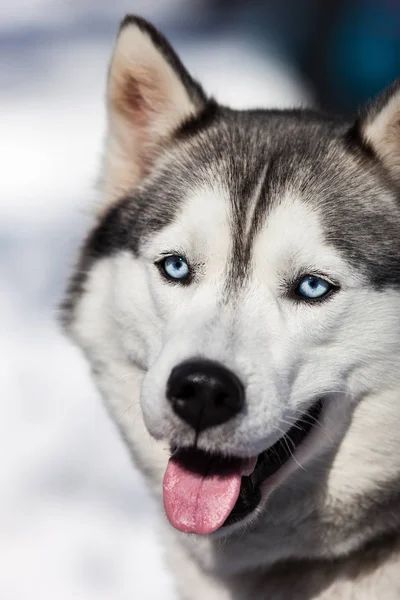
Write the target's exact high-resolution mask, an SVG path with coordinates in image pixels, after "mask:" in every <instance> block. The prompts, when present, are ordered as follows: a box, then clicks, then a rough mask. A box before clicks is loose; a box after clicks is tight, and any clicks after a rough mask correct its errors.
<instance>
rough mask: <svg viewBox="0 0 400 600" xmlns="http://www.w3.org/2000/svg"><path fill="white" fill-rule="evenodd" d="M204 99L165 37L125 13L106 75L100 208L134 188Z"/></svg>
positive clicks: (202, 93)
mask: <svg viewBox="0 0 400 600" xmlns="http://www.w3.org/2000/svg"><path fill="white" fill-rule="evenodd" d="M206 102H207V100H206V97H205V95H204V92H203V90H202V89H201V87H200V85H199V84H198V83H197V82H195V81H194V80H193V79H192V77H191V76H190V75H189V73H188V72H187V71H186V69H185V68H184V66H183V65H182V63H181V61H180V60H179V58H178V57H177V55H176V54H175V52H174V50H173V49H172V48H171V46H170V45H169V43H168V42H167V41H166V39H165V38H164V37H163V36H162V35H161V34H160V33H159V32H158V31H157V30H156V29H155V28H154V27H153V26H152V25H151V24H150V23H147V21H145V20H144V19H141V18H139V17H133V16H127V17H125V19H124V20H123V21H122V23H121V27H120V31H119V34H118V37H117V40H116V44H115V48H114V53H113V56H112V59H111V65H110V69H109V75H108V84H107V109H108V139H107V146H106V155H105V165H104V167H105V168H104V179H103V194H104V196H103V207H104V203H105V204H106V205H109V204H110V203H112V202H113V201H115V200H116V199H118V198H121V197H122V196H123V195H125V194H127V193H129V192H131V191H132V190H133V189H134V188H135V186H136V185H137V184H138V183H139V182H140V180H141V179H142V178H143V177H144V176H145V175H146V174H147V173H149V171H150V170H151V168H152V165H153V163H154V160H155V158H156V157H157V155H158V154H159V153H160V152H161V150H162V148H163V146H164V145H165V144H166V143H167V142H168V140H169V139H170V137H171V136H172V134H173V132H174V130H176V129H177V128H178V127H179V126H180V125H181V124H183V123H184V122H185V121H186V120H188V119H190V118H191V117H195V116H196V115H197V114H199V113H200V112H201V111H202V109H204V107H205V105H206Z"/></svg>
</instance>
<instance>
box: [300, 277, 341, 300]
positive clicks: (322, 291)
mask: <svg viewBox="0 0 400 600" xmlns="http://www.w3.org/2000/svg"><path fill="white" fill-rule="evenodd" d="M332 289H333V285H332V284H331V283H329V281H326V279H322V277H317V276H316V275H305V276H304V277H302V278H301V279H300V280H299V281H298V283H297V286H296V289H295V292H296V295H297V296H301V297H303V298H305V299H310V300H316V299H317V298H322V297H323V296H326V295H327V294H328V293H329V292H330V291H331V290H332Z"/></svg>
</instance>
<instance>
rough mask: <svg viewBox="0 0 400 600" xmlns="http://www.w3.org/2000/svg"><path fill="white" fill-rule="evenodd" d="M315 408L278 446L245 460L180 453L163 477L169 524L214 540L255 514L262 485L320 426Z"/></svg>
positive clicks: (318, 410) (195, 451)
mask: <svg viewBox="0 0 400 600" xmlns="http://www.w3.org/2000/svg"><path fill="white" fill-rule="evenodd" d="M321 411H322V400H318V401H317V402H315V403H314V404H313V405H312V406H311V408H310V409H309V410H308V411H307V412H306V413H304V414H303V415H302V416H301V417H300V418H299V419H298V420H297V421H296V422H295V423H294V424H293V425H292V427H291V428H290V429H289V430H288V431H287V432H286V434H285V435H283V436H282V437H281V438H279V440H278V441H277V442H275V444H273V445H272V446H270V447H269V448H268V449H267V450H264V451H263V452H261V454H259V455H258V457H256V458H253V459H250V460H243V459H240V458H235V457H230V458H227V457H224V456H221V455H218V454H208V453H206V452H204V451H202V450H198V449H197V448H194V447H192V448H185V449H179V450H177V451H175V452H174V454H173V455H172V457H171V459H170V461H169V463H168V467H167V470H166V472H165V476H164V485H163V493H164V507H165V512H166V514H167V517H168V519H169V521H170V523H171V524H172V525H173V526H174V527H175V528H176V529H179V530H180V531H184V532H186V533H197V534H210V533H212V532H213V531H216V530H217V529H220V528H221V527H224V526H227V525H232V524H233V523H237V522H238V521H241V520H242V519H244V518H245V517H247V516H248V515H249V514H251V513H252V512H253V511H254V510H255V508H256V507H257V506H258V504H259V503H260V501H261V497H262V484H263V483H264V482H266V481H267V480H268V479H269V478H270V477H271V476H272V475H274V474H275V473H276V472H277V471H278V470H279V469H280V468H281V467H282V466H283V465H284V464H285V463H286V462H287V461H288V460H289V459H290V458H291V457H292V456H293V455H294V453H295V452H296V450H297V448H298V446H299V445H300V444H301V443H302V442H303V441H304V439H305V438H306V437H307V436H308V434H309V433H310V431H311V429H312V428H313V426H314V425H315V423H316V422H317V421H318V419H319V417H320V414H321Z"/></svg>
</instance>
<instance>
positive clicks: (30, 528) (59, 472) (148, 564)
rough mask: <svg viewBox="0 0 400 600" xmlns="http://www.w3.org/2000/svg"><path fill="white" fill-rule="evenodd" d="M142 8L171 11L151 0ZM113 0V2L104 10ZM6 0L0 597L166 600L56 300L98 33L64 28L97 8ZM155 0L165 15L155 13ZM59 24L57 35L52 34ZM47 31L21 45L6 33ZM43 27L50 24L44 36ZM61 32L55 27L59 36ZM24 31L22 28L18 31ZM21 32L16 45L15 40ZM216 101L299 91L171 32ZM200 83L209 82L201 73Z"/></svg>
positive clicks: (100, 60)
mask: <svg viewBox="0 0 400 600" xmlns="http://www.w3.org/2000/svg"><path fill="white" fill-rule="evenodd" d="M140 4H141V5H142V6H141V8H142V12H143V13H145V15H146V16H150V17H153V13H154V14H156V17H157V19H158V20H162V19H163V18H166V15H167V16H168V15H170V14H172V12H171V11H173V10H175V11H178V10H179V6H181V5H182V3H179V1H178V0H163V1H162V2H160V4H159V7H158V8H159V10H158V12H157V11H156V9H155V8H153V9H152V11H151V12H149V10H147V13H146V10H145V7H146V4H148V3H146V2H144V1H143V2H141V3H140V2H139V3H138V2H137V3H136V8H135V9H136V10H137V6H138V5H140ZM111 5H112V9H111V8H110V6H111ZM126 5H127V3H126V2H124V1H122V0H120V1H119V2H113V3H106V2H100V3H99V4H98V5H96V3H95V2H94V0H93V2H89V1H86V2H77V1H75V2H69V3H68V2H66V1H64V0H53V1H51V0H47V1H45V0H19V2H12V3H11V2H5V3H3V4H2V9H1V10H2V12H3V11H4V8H6V14H4V15H3V14H2V15H1V19H0V43H1V44H2V50H3V52H2V53H1V58H0V72H1V73H2V75H1V77H2V78H4V81H5V85H2V86H1V88H0V89H1V90H2V91H1V96H0V131H1V143H0V161H1V165H2V174H1V177H0V279H1V282H2V284H1V288H0V308H1V310H0V331H1V335H0V375H1V376H0V440H1V441H0V448H1V459H0V557H1V569H0V598H1V599H4V600H25V599H26V598H30V599H32V600H34V599H35V598H38V599H39V598H40V600H54V599H57V600H64V599H65V600H66V599H68V600H70V599H71V598H74V599H75V600H95V599H96V600H101V599H102V598H107V599H110V598H112V599H113V600H125V599H126V600H128V599H129V600H132V599H133V598H141V599H143V600H156V599H157V600H160V598H162V599H163V600H172V599H173V598H174V593H173V586H172V582H171V578H170V576H169V574H168V573H167V572H166V570H165V568H164V566H163V563H162V549H161V545H160V544H159V541H158V538H157V519H158V516H157V510H156V507H155V506H154V504H153V502H152V500H151V498H150V497H149V496H148V494H147V491H146V488H145V485H144V481H143V479H142V477H141V475H139V474H138V473H137V471H136V470H135V468H134V467H133V466H132V464H131V461H130V459H129V456H128V453H127V450H126V448H125V447H124V445H123V443H122V441H121V440H120V438H119V436H118V435H117V432H116V430H115V428H114V426H113V424H112V423H111V422H110V421H109V419H108V417H107V414H106V411H105V409H104V408H103V406H102V403H101V401H100V399H99V398H98V396H97V393H96V391H95V389H94V386H93V384H92V381H91V379H90V376H89V370H88V366H87V365H86V363H85V361H84V360H83V358H82V356H81V355H80V352H79V351H78V349H76V348H75V347H73V346H72V345H71V344H70V343H69V342H68V341H67V340H66V339H65V338H64V337H63V336H62V334H61V333H60V331H59V328H58V326H57V323H56V319H55V316H56V306H57V302H58V301H59V299H60V297H61V294H62V289H63V286H64V283H65V279H66V276H67V273H68V271H69V268H70V264H72V262H73V259H74V250H75V248H76V245H77V244H78V243H79V241H80V240H81V237H82V235H83V232H84V231H85V230H86V228H87V227H88V224H89V222H90V211H91V207H92V205H93V202H94V201H95V192H94V185H93V184H94V182H95V178H96V169H97V165H98V162H99V156H100V151H101V144H102V139H103V133H104V121H105V117H104V109H103V104H102V97H103V92H104V82H105V74H106V69H107V63H108V58H109V54H110V51H111V47H112V42H113V39H112V37H111V36H110V35H108V34H104V35H95V36H84V35H76V36H75V35H72V34H71V33H70V32H71V27H72V29H73V24H74V22H75V21H77V20H78V19H79V18H81V17H82V15H83V14H84V11H85V10H86V11H89V9H90V10H92V11H93V10H94V8H93V7H95V6H97V8H98V11H100V12H101V16H102V18H105V17H107V18H110V19H117V18H118V17H119V15H122V14H123V13H124V12H126V10H127V9H128V8H129V7H128V6H126ZM168 11H170V12H168ZM63 22H67V23H68V28H67V33H66V34H65V35H60V36H58V35H57V32H58V31H59V28H60V27H61V26H62V24H63ZM38 26H40V27H46V28H47V29H46V31H47V32H49V31H50V32H52V31H53V30H52V29H51V27H53V29H54V31H53V33H52V35H43V38H41V39H40V40H39V41H36V42H35V43H34V44H31V43H30V42H29V36H28V37H26V36H25V37H24V36H21V35H20V32H21V31H22V30H23V31H24V32H26V30H27V28H28V29H29V27H31V28H32V29H33V30H34V31H35V28H37V27H38ZM54 32H56V33H54ZM68 32H69V33H68ZM24 35H25V34H24ZM27 39H28V41H27ZM174 41H175V42H176V45H177V47H178V49H179V50H180V52H181V54H182V55H183V57H184V58H185V61H186V63H187V64H188V65H189V66H191V67H192V69H193V70H194V72H195V74H196V75H197V76H199V77H200V78H201V79H202V80H203V81H205V83H206V87H207V88H208V89H211V91H212V92H214V93H215V94H216V95H217V97H219V98H221V99H222V100H223V101H225V102H233V103H234V104H236V105H238V106H246V105H252V106H257V105H266V104H270V105H271V104H274V105H282V104H286V105H292V104H298V103H299V102H307V95H306V94H305V93H304V92H303V90H302V87H301V85H300V84H299V83H298V81H296V78H295V76H294V74H292V73H290V72H289V70H288V69H287V68H286V69H285V68H284V67H283V65H280V64H278V63H273V62H271V60H269V61H266V60H265V58H264V57H262V56H261V55H259V54H258V53H257V52H256V51H255V50H254V49H252V48H251V47H250V46H247V45H245V44H238V43H237V42H236V41H235V42H234V41H233V38H229V36H228V35H226V36H225V37H220V38H219V39H218V40H217V39H214V38H212V37H210V38H209V39H207V40H206V39H202V38H199V39H193V40H192V41H189V40H188V39H185V40H184V39H181V38H180V37H179V36H177V37H176V39H175V40H174ZM207 83H208V85H207Z"/></svg>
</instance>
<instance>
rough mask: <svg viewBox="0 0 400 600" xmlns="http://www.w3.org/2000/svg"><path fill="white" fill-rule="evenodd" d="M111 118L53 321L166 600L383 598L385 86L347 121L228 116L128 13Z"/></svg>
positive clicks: (393, 550) (398, 342)
mask: <svg viewBox="0 0 400 600" xmlns="http://www.w3.org/2000/svg"><path fill="white" fill-rule="evenodd" d="M107 106H108V136H107V143H106V149H105V155H104V164H103V170H102V198H101V204H100V206H99V209H98V213H97V215H96V218H95V222H94V224H93V228H92V230H91V232H90V233H89V235H88V237H87V239H86V241H85V243H84V245H83V248H82V250H81V254H80V259H79V262H78V265H77V267H76V270H75V273H74V274H73V275H72V278H71V281H70V284H69V289H68V292H67V295H66V299H65V301H64V305H63V319H64V325H65V328H66V330H67V331H68V334H69V335H70V336H72V338H73V339H74V340H75V341H76V342H77V343H78V344H79V346H80V347H81V348H82V349H83V351H84V352H85V354H86V356H87V357H88V359H89V361H90V363H91V366H92V369H93V373H94V376H95V379H96V381H97V385H98V387H99V389H100V391H101V393H102V395H103V396H104V399H105V401H106V404H107V406H108V409H109V411H110V414H111V415H112V417H113V419H114V420H115V422H116V423H117V425H118V426H119V427H120V429H121V431H122V434H123V436H124V438H125V440H126V443H127V445H128V447H129V449H130V451H131V452H132V455H133V457H134V459H135V461H136V462H137V464H138V465H139V467H140V468H141V469H142V471H143V472H144V474H145V476H146V477H147V479H148V482H149V486H150V487H151V489H152V492H153V493H154V495H155V497H156V498H157V499H158V500H159V503H160V508H161V505H162V504H163V506H164V509H163V513H164V511H165V515H166V518H164V521H165V522H164V524H163V525H162V524H160V526H161V527H163V528H164V535H165V539H166V544H167V545H168V552H167V559H168V560H169V562H170V563H171V566H172V567H173V568H174V570H175V571H176V579H177V586H178V589H179V594H180V597H181V598H185V599H186V600H204V599H207V600H228V599H229V600H290V599H295V600H310V599H318V600H322V599H336V600H344V599H350V598H351V599H354V600H361V599H362V600H365V599H379V600H398V599H399V598H400V85H399V83H397V84H394V85H393V86H392V87H391V88H389V89H388V90H387V91H386V92H385V93H383V95H381V96H380V97H379V98H378V99H377V100H376V101H374V102H372V103H371V104H370V105H369V106H367V107H366V108H365V109H364V110H363V111H361V112H360V114H359V115H358V117H357V119H355V120H354V121H353V122H346V121H344V120H340V119H335V118H332V117H329V116H326V115H323V114H320V113H319V112H316V111H311V110H301V109H299V110H283V111H279V110H249V111H235V110H231V109H229V108H227V107H225V106H220V105H218V104H217V103H216V102H215V101H214V100H213V99H212V98H209V97H207V95H206V94H205V92H204V91H203V89H202V88H201V86H200V85H199V84H198V83H197V82H196V81H195V80H194V79H193V78H192V77H191V76H190V74H189V73H188V72H187V71H186V70H185V68H184V66H183V65H182V63H181V61H180V59H179V58H178V57H177V55H176V54H175V52H174V51H173V49H172V48H171V47H170V45H169V44H168V42H167V41H166V40H165V39H164V37H163V36H162V35H161V34H160V33H159V32H158V31H156V29H155V28H154V27H153V26H152V25H150V24H149V23H147V22H146V21H144V20H143V19H141V18H138V17H131V16H129V17H126V18H125V20H124V21H123V22H122V24H121V28H120V31H119V35H118V37H117V41H116V44H115V49H114V53H113V57H112V60H111V65H110V69H109V77H108V85H107ZM139 401H140V404H141V410H140V413H139V411H138V410H137V409H138V403H139ZM131 409H132V410H131ZM161 521H162V519H161Z"/></svg>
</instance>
